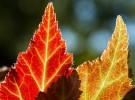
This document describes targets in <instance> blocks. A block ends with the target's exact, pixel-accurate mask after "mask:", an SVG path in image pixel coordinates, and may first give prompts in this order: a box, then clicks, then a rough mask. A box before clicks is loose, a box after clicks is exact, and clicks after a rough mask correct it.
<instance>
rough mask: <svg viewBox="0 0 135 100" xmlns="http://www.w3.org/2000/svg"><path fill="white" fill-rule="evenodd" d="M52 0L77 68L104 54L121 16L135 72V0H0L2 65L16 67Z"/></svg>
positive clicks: (0, 53) (0, 57)
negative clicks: (17, 60) (19, 56)
mask: <svg viewBox="0 0 135 100" xmlns="http://www.w3.org/2000/svg"><path fill="white" fill-rule="evenodd" d="M50 1H51V2H53V5H54V8H55V13H57V20H58V22H59V28H60V29H61V32H62V35H63V38H64V39H65V40H66V43H67V51H68V52H69V53H73V54H74V67H77V66H78V65H80V64H82V63H83V62H84V61H87V60H90V61H92V60H94V59H95V58H97V57H100V56H101V54H102V52H103V51H104V49H105V48H106V46H107V43H108V40H109V39H110V38H111V35H112V33H113V31H114V28H115V21H116V18H117V15H121V16H122V17H123V19H124V21H125V23H126V25H127V29H128V35H129V51H130V52H129V55H130V58H129V67H130V68H132V71H133V73H134V74H135V0H0V66H9V67H10V66H12V65H13V64H14V63H15V62H16V59H17V55H18V53H19V52H22V51H25V50H26V49H27V47H28V44H29V42H30V39H31V38H32V36H33V33H34V31H35V30H36V29H37V28H38V25H39V23H40V22H41V19H42V15H43V13H44V10H45V7H46V6H47V3H48V2H50ZM134 80H135V78H134ZM134 83H135V82H134Z"/></svg>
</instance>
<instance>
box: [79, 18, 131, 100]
mask: <svg viewBox="0 0 135 100" xmlns="http://www.w3.org/2000/svg"><path fill="white" fill-rule="evenodd" d="M127 58H128V36H127V31H126V25H125V24H124V22H123V20H122V18H121V16H118V17H117V20H116V28H115V31H114V33H113V35H112V38H111V39H110V41H109V43H108V47H107V48H106V50H105V51H104V52H103V54H102V56H101V58H97V59H96V60H94V61H93V62H92V63H91V62H89V61H88V62H85V63H83V64H82V65H80V66H79V67H78V68H77V72H78V74H79V78H80V80H81V86H80V90H81V91H83V93H82V94H81V96H80V100H121V99H122V98H123V97H124V96H125V94H126V93H127V92H128V91H129V90H131V89H132V88H133V86H132V85H130V84H131V81H132V80H131V79H130V78H129V77H128V65H127V60H128V59H127Z"/></svg>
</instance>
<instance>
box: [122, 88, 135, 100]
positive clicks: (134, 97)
mask: <svg viewBox="0 0 135 100" xmlns="http://www.w3.org/2000/svg"><path fill="white" fill-rule="evenodd" d="M122 100H135V88H133V89H131V90H130V91H129V92H128V93H127V94H126V95H125V96H124V98H123V99H122Z"/></svg>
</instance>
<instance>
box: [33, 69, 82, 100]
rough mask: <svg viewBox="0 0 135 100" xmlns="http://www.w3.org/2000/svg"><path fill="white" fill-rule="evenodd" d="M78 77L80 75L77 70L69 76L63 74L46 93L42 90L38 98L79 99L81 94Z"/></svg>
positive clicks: (49, 99)
mask: <svg viewBox="0 0 135 100" xmlns="http://www.w3.org/2000/svg"><path fill="white" fill-rule="evenodd" d="M78 79H79V76H78V74H77V72H76V71H75V70H74V71H73V72H72V74H71V75H69V76H68V78H67V77H66V76H64V75H63V76H62V77H60V79H58V81H57V82H56V83H54V84H52V86H51V87H50V88H49V89H48V91H47V92H46V93H42V92H40V93H39V94H38V96H37V98H36V100H78V98H79V97H80V94H81V91H80V90H79V87H80V80H78Z"/></svg>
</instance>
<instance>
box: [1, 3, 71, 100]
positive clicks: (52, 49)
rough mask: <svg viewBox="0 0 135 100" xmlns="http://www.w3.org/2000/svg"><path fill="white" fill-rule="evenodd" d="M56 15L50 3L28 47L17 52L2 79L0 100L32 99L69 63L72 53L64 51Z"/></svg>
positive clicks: (58, 75)
mask: <svg viewBox="0 0 135 100" xmlns="http://www.w3.org/2000/svg"><path fill="white" fill-rule="evenodd" d="M55 17H56V15H55V13H54V8H53V5H52V3H49V4H48V6H47V8H46V11H45V14H44V15H43V18H42V22H41V23H40V24H39V28H38V30H36V31H35V33H34V36H33V39H32V40H31V42H30V45H29V48H28V50H27V51H26V52H23V53H20V54H19V55H18V59H17V63H16V64H15V65H14V67H13V68H12V69H11V70H10V72H9V74H8V75H7V76H6V79H5V82H4V83H1V87H0V100H34V99H35V97H36V96H37V94H38V93H39V91H42V92H46V91H47V88H48V87H50V86H51V84H52V83H53V82H55V81H57V79H58V78H59V77H60V76H61V75H63V74H65V73H66V72H67V70H68V68H69V67H70V66H71V65H72V55H71V54H67V53H66V45H65V41H64V40H62V37H61V32H60V30H59V29H58V22H57V21H56V18H55Z"/></svg>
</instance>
